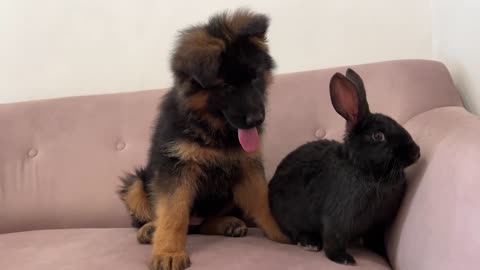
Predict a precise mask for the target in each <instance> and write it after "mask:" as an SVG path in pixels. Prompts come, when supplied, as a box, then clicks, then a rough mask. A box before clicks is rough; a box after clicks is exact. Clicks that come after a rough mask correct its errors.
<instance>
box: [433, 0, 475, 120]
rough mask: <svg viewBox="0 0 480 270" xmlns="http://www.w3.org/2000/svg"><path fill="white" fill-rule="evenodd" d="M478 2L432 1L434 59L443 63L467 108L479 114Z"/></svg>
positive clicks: (463, 0) (464, 0) (467, 0)
mask: <svg viewBox="0 0 480 270" xmlns="http://www.w3.org/2000/svg"><path fill="white" fill-rule="evenodd" d="M479 15H480V1H478V0H432V25H433V43H432V44H433V57H434V59H437V60H440V61H442V62H444V63H445V64H446V65H447V67H448V68H449V70H450V72H451V73H452V76H453V80H454V81H455V84H456V86H457V87H458V89H460V91H461V93H462V95H463V99H464V101H465V103H466V106H467V108H468V109H469V110H471V111H472V112H474V113H476V114H480V17H479Z"/></svg>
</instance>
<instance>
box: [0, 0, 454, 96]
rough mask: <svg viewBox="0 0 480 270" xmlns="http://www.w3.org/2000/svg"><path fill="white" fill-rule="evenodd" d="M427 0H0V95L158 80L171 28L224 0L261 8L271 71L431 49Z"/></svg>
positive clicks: (200, 17) (162, 77)
mask: <svg viewBox="0 0 480 270" xmlns="http://www.w3.org/2000/svg"><path fill="white" fill-rule="evenodd" d="M452 1H453V0H452ZM429 2H430V1H429V0H402V1H398V0H363V1H358V0H342V1H321V0H311V1H307V0H301V1H291V0H263V1H262V0H237V1H223V0H202V1H186V0H172V1H161V0H143V1H133V0H129V1H127V0H101V1H86V0H42V1H38V0H2V1H0V103H2V102H13V101H20V100H30V99H39V98H50V97H59V96H71V95H87V94H94V93H107V92H118V91H133V90H139V89H152V88H163V87H168V86H169V85H170V84H171V76H170V72H169V68H168V58H169V57H168V56H169V53H170V50H171V48H172V42H173V40H174V37H175V34H176V31H177V30H178V29H181V28H184V27H186V26H188V25H190V24H192V23H197V22H202V21H205V20H206V18H208V16H209V15H211V14H212V13H214V12H216V11H219V10H223V9H225V8H230V9H232V8H235V7H251V8H253V9H255V10H257V11H261V12H266V13H268V14H269V15H270V16H271V18H272V25H271V28H270V34H269V39H270V42H271V49H272V50H271V51H272V54H273V56H274V58H275V59H276V60H277V63H278V70H277V72H279V73H284V72H290V71H300V70H308V69H314V68H321V67H328V66H336V65H347V64H356V63H365V62H373V61H381V60H388V59H399V58H431V53H432V52H431V50H432V48H431V10H430V3H429Z"/></svg>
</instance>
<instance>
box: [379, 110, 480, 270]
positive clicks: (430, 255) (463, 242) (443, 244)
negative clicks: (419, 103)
mask: <svg viewBox="0 0 480 270" xmlns="http://www.w3.org/2000/svg"><path fill="white" fill-rule="evenodd" d="M405 126H406V128H407V129H408V130H409V131H410V132H411V134H412V136H413V137H414V138H415V140H416V141H417V142H418V144H419V145H420V147H421V149H422V150H421V151H422V158H421V159H420V161H419V162H418V163H417V164H415V165H414V166H412V167H411V168H409V169H408V177H409V187H408V191H407V195H406V197H405V200H404V203H403V205H402V207H401V209H400V211H399V214H398V216H397V218H396V221H395V223H394V225H393V226H392V228H391V230H390V232H389V233H388V234H387V248H388V254H389V257H390V261H391V263H392V265H393V268H394V269H396V270H415V269H422V270H429V269H435V270H440V269H474V268H477V267H478V265H480V256H479V255H478V248H479V247H480V230H479V228H480V211H479V210H480V119H479V118H478V117H476V116H474V115H472V114H470V113H469V112H467V111H466V110H465V109H464V108H463V107H443V108H438V109H434V110H431V111H428V112H425V113H422V114H420V115H418V116H416V117H414V118H412V119H411V120H409V121H408V122H407V123H406V124H405Z"/></svg>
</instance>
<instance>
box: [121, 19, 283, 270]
mask: <svg viewBox="0 0 480 270" xmlns="http://www.w3.org/2000/svg"><path fill="white" fill-rule="evenodd" d="M268 23H269V20H268V18H267V17H266V16H265V15H262V14H255V13H253V12H251V11H248V10H238V11H236V12H234V13H227V12H225V13H221V14H218V15H215V16H213V17H211V18H210V20H209V21H208V23H206V24H201V25H197V26H193V27H191V28H188V29H186V30H184V31H181V32H180V36H179V38H178V41H177V44H176V47H175V50H174V52H173V54H172V58H171V69H172V71H173V74H174V78H175V82H174V86H173V87H172V88H171V90H170V91H169V92H168V93H167V94H166V96H165V97H164V100H163V102H162V103H161V106H160V109H159V111H160V112H159V116H158V119H157V122H156V125H155V129H154V132H153V136H152V139H151V148H150V152H149V159H148V163H147V165H146V167H145V168H143V169H139V170H137V171H136V172H135V173H133V174H128V175H127V176H125V177H123V178H122V181H123V185H122V187H121V190H120V191H119V194H120V197H121V199H122V200H123V202H124V203H125V205H126V207H127V209H128V210H129V211H130V214H131V217H132V224H133V226H135V227H137V228H139V230H138V233H137V238H138V241H139V242H140V243H152V244H153V254H152V259H151V268H152V269H154V270H159V269H162V270H170V269H175V270H177V269H185V268H187V267H188V266H189V265H190V260H189V257H188V255H187V254H186V252H185V243H186V236H187V233H188V231H189V228H190V229H192V225H196V226H194V227H193V229H194V231H195V232H198V233H202V234H216V235H226V236H232V237H239V236H244V235H245V234H246V232H247V226H246V225H245V222H244V221H242V220H241V219H239V218H238V217H235V216H232V215H231V213H232V210H234V209H240V210H241V212H242V213H243V214H244V215H245V216H246V217H248V218H251V219H252V220H253V221H254V222H255V223H256V224H257V225H258V226H259V227H260V228H261V229H262V230H263V231H264V233H265V234H266V236H267V237H268V238H270V239H272V240H274V241H278V242H284V243H286V242H288V239H287V238H286V237H285V236H284V235H283V234H282V232H281V231H280V229H279V227H278V225H277V223H276V222H275V220H274V219H273V218H272V215H271V213H270V208H269V205H268V189H267V183H266V180H265V176H264V170H263V166H262V160H261V155H260V150H259V141H260V138H259V134H261V132H262V124H263V121H264V118H265V101H266V88H267V87H268V86H269V84H270V82H271V80H272V73H271V72H272V69H273V68H274V61H273V59H272V58H271V56H270V55H269V52H268V47H267V44H266V37H265V34H266V31H267V28H268ZM192 217H200V218H202V219H203V220H201V222H197V221H196V220H195V219H193V218H192ZM193 223H196V224H193ZM189 225H190V226H189ZM190 231H191V230H190Z"/></svg>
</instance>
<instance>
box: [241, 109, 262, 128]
mask: <svg viewBox="0 0 480 270" xmlns="http://www.w3.org/2000/svg"><path fill="white" fill-rule="evenodd" d="M263 120H265V114H264V113H263V112H258V113H251V114H247V117H246V118H245V124H247V126H250V127H256V126H258V125H260V124H261V123H263Z"/></svg>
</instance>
